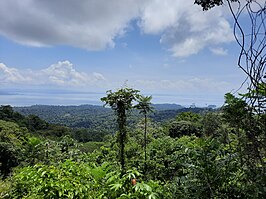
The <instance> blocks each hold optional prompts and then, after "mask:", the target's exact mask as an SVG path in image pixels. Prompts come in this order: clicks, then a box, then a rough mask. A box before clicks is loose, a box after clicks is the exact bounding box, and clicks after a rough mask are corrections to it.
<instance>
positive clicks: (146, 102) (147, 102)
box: [135, 95, 153, 172]
mask: <svg viewBox="0 0 266 199" xmlns="http://www.w3.org/2000/svg"><path fill="white" fill-rule="evenodd" d="M151 99H152V96H146V97H145V96H142V95H140V96H139V97H138V99H137V101H138V104H137V105H136V106H135V108H137V109H138V110H139V112H140V113H141V114H143V115H144V157H145V158H144V160H145V172H146V169H147V163H146V162H147V114H148V113H149V112H152V111H153V107H152V106H151Z"/></svg>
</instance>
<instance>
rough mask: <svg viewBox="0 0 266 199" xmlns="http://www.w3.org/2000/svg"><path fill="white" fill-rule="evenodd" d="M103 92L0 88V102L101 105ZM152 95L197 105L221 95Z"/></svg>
mask: <svg viewBox="0 0 266 199" xmlns="http://www.w3.org/2000/svg"><path fill="white" fill-rule="evenodd" d="M105 95H106V94H105V93H96V92H95V93H94V92H75V91H56V90H41V91H37V90H25V91H23V90H11V91H6V90H4V91H3V90H0V104H1V105H6V104H9V105H11V106H30V105H36V104H39V105H81V104H92V105H103V103H102V102H101V100H100V98H101V97H104V96H105ZM146 95H152V96H153V99H152V103H156V104H163V103H175V104H180V105H183V106H190V105H191V104H193V103H194V104H195V105H196V106H198V107H203V106H206V105H210V104H214V105H217V106H221V105H222V104H223V96H218V95H208V96H207V95H193V94H191V95H173V94H146Z"/></svg>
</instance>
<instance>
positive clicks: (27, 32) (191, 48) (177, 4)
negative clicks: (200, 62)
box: [0, 0, 233, 57]
mask: <svg viewBox="0 0 266 199" xmlns="http://www.w3.org/2000/svg"><path fill="white" fill-rule="evenodd" d="M222 9H223V8H220V7H219V8H214V9H212V10H211V11H208V12H203V11H202V9H201V8H200V7H199V6H197V5H194V4H193V1H187V0H178V1H177V0H164V1H161V0H126V1H125V0H108V1H105V0H80V1H78V3H77V2H76V1H73V0H57V1H33V0H23V1H21V0H12V1H10V0H1V1H0V19H1V20H0V34H1V35H4V36H6V37H8V38H10V39H12V40H14V41H16V42H19V43H21V44H26V45H31V46H53V45H69V46H74V47H79V48H85V49H88V50H102V49H105V48H108V47H114V46H115V42H114V39H115V38H117V37H118V36H120V35H123V34H124V33H125V32H126V31H130V28H129V27H130V22H131V21H132V20H134V19H137V20H138V21H139V22H138V24H139V27H140V29H141V31H142V32H143V33H144V34H158V35H160V36H161V40H160V42H161V44H162V45H163V46H166V47H167V48H168V49H169V50H170V51H171V52H172V54H173V55H174V56H176V57H186V56H189V55H192V54H197V53H198V52H199V51H200V50H202V49H203V48H205V47H206V46H208V47H209V46H214V47H215V46H216V45H219V44H222V43H227V42H230V41H232V40H233V36H232V31H231V28H230V25H229V23H228V21H227V20H226V18H225V17H224V15H223V11H222Z"/></svg>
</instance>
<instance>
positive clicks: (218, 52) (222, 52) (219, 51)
mask: <svg viewBox="0 0 266 199" xmlns="http://www.w3.org/2000/svg"><path fill="white" fill-rule="evenodd" d="M210 51H211V52H212V53H213V54H215V55H227V50H226V49H224V48H222V47H217V48H210Z"/></svg>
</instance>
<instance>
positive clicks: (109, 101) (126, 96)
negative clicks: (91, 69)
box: [101, 88, 139, 176]
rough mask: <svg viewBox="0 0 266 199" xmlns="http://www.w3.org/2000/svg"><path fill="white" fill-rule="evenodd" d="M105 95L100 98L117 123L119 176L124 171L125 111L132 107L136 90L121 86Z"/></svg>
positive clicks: (135, 97) (136, 93)
mask: <svg viewBox="0 0 266 199" xmlns="http://www.w3.org/2000/svg"><path fill="white" fill-rule="evenodd" d="M106 93H107V96H106V97H103V98H101V100H102V101H103V102H105V106H106V105H109V106H110V107H111V108H112V109H113V110H114V111H115V113H116V115H117V123H118V129H119V135H118V142H119V145H120V153H119V156H120V164H121V169H122V172H121V176H122V175H123V174H124V173H125V140H126V134H127V130H126V119H127V113H128V111H130V110H131V109H132V108H133V102H134V101H136V99H137V97H138V95H139V94H138V93H139V91H138V90H135V89H132V88H121V89H119V90H118V91H116V92H112V91H111V90H109V91H107V92H106Z"/></svg>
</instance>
